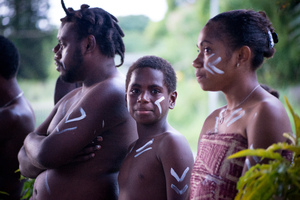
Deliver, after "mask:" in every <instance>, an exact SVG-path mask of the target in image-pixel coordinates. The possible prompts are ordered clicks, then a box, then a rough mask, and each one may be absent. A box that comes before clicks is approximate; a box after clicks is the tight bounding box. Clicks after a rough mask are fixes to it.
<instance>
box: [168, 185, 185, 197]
mask: <svg viewBox="0 0 300 200" xmlns="http://www.w3.org/2000/svg"><path fill="white" fill-rule="evenodd" d="M171 188H172V189H173V190H174V191H175V192H176V193H177V194H180V195H183V194H184V193H185V192H186V191H187V189H188V188H189V186H187V185H185V186H184V187H183V188H182V189H181V190H179V189H178V188H177V187H176V186H175V185H174V184H171Z"/></svg>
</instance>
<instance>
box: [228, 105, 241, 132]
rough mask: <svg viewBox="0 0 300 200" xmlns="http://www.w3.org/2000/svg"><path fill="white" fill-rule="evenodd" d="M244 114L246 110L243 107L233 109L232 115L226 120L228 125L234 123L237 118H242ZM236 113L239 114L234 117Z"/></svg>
mask: <svg viewBox="0 0 300 200" xmlns="http://www.w3.org/2000/svg"><path fill="white" fill-rule="evenodd" d="M240 111H241V112H240ZM239 112H240V113H239ZM244 114H245V111H244V110H242V108H239V109H237V110H235V111H233V112H232V113H231V115H230V116H229V118H228V119H227V120H226V121H225V123H227V127H229V126H230V125H231V124H233V123H234V122H236V121H237V120H239V119H241V118H242V117H243V116H244ZM235 115H237V116H236V117H234V116H235Z"/></svg>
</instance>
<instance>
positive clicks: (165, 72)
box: [118, 56, 193, 200]
mask: <svg viewBox="0 0 300 200" xmlns="http://www.w3.org/2000/svg"><path fill="white" fill-rule="evenodd" d="M176 98H177V92H176V74H175V72H174V70H173V68H172V66H171V65H170V64H169V63H168V62H167V61H166V60H164V59H162V58H159V57H156V56H145V57H142V58H140V59H138V60H137V61H136V62H135V63H134V64H133V65H132V66H131V67H130V68H129V70H128V73H127V77H126V100H127V108H128V110H129V113H130V114H131V116H132V117H133V118H134V119H135V120H136V124H137V131H138V136H139V139H138V140H136V141H135V142H134V143H133V144H132V146H131V150H130V152H129V153H128V155H127V157H126V158H125V160H124V162H123V164H122V166H121V169H120V173H119V178H118V180H119V188H120V191H119V192H120V193H119V200H134V199H143V200H146V199H151V200H153V199H155V200H160V199H163V200H165V199H177V200H180V199H186V198H187V196H188V189H189V180H190V176H191V170H192V166H193V155H192V152H191V149H190V147H189V145H188V142H187V140H186V139H185V137H184V136H183V135H181V134H180V133H179V132H178V131H176V130H175V129H174V128H172V127H171V126H170V125H169V124H168V122H167V114H168V111H169V109H173V108H174V106H175V100H176Z"/></svg>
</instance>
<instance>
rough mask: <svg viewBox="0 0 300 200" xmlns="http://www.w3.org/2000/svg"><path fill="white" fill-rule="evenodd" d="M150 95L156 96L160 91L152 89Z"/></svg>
mask: <svg viewBox="0 0 300 200" xmlns="http://www.w3.org/2000/svg"><path fill="white" fill-rule="evenodd" d="M151 93H152V94H158V93H160V90H158V89H153V90H152V91H151Z"/></svg>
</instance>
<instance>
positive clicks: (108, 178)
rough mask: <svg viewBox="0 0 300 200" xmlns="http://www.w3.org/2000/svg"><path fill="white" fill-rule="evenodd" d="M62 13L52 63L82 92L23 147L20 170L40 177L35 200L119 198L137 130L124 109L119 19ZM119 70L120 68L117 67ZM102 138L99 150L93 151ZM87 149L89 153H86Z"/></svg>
mask: <svg viewBox="0 0 300 200" xmlns="http://www.w3.org/2000/svg"><path fill="white" fill-rule="evenodd" d="M62 5H63V8H64V10H65V12H66V14H67V16H66V17H64V18H63V19H61V21H62V24H61V27H60V29H59V31H58V35H57V38H58V41H59V42H58V44H57V45H56V46H55V47H54V49H53V52H54V53H55V56H54V60H55V62H56V65H57V70H58V71H59V72H60V77H61V78H62V79H63V80H64V81H66V82H70V83H75V82H81V83H82V87H80V88H77V89H74V90H72V91H71V92H69V93H68V94H67V95H65V96H64V97H63V98H62V99H61V100H60V101H59V102H58V103H57V104H56V105H55V107H54V109H53V111H52V112H51V114H50V115H49V117H48V118H47V119H46V120H45V121H44V122H43V123H42V124H41V125H40V126H39V127H38V128H37V129H36V130H35V131H34V132H32V133H30V134H29V135H28V136H27V137H26V139H25V140H24V146H23V148H22V149H21V151H20V152H19V156H18V157H19V162H20V170H21V173H22V174H23V175H24V176H27V177H31V178H36V180H35V184H34V189H33V196H32V199H41V200H47V199H66V200H67V199H72V200H76V199H80V200H81V199H84V200H85V199H89V200H93V199H97V200H99V199H103V200H104V199H105V200H106V199H113V200H114V199H117V198H118V184H117V176H118V172H119V168H120V165H121V163H122V161H123V159H124V157H125V155H126V153H127V149H128V147H129V145H130V144H131V143H132V142H133V141H134V140H136V139H137V134H136V127H135V123H134V121H133V119H132V118H131V117H130V115H129V113H128V111H127V109H126V104H125V79H124V77H123V75H121V74H120V72H119V71H118V70H117V68H116V66H115V63H114V57H115V54H118V55H119V56H120V57H121V64H120V65H122V64H123V58H124V52H125V47H124V44H123V41H122V37H123V36H124V34H123V32H122V30H121V28H120V27H119V26H118V24H117V19H116V18H115V17H114V16H112V15H111V14H109V13H108V12H106V11H104V10H103V9H101V8H89V6H88V5H82V6H81V9H80V10H77V11H74V10H73V9H72V8H68V9H66V8H65V6H64V3H63V1H62ZM120 65H119V66H120ZM98 136H101V137H102V138H103V142H102V143H101V151H97V152H95V151H96V149H99V148H100V146H99V145H95V144H93V141H95V140H96V139H97V137H98ZM89 146H90V147H89Z"/></svg>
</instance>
